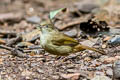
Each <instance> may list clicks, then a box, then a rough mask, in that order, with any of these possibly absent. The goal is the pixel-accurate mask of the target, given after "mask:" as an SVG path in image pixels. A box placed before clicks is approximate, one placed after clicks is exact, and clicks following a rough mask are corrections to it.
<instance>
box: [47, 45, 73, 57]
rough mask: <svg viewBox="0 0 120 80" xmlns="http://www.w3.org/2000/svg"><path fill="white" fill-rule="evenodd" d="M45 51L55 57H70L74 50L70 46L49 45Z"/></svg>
mask: <svg viewBox="0 0 120 80" xmlns="http://www.w3.org/2000/svg"><path fill="white" fill-rule="evenodd" d="M45 50H46V51H47V52H49V53H51V54H54V55H61V56H64V55H69V54H70V53H71V52H72V51H73V50H72V47H70V46H56V45H53V44H47V45H46V46H45Z"/></svg>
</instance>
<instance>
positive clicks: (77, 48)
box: [75, 44, 105, 54]
mask: <svg viewBox="0 0 120 80" xmlns="http://www.w3.org/2000/svg"><path fill="white" fill-rule="evenodd" d="M75 49H76V50H77V51H82V50H85V49H88V50H91V51H95V52H98V53H101V54H105V52H104V51H103V50H99V49H95V48H92V47H89V46H85V45H81V44H79V45H77V46H75Z"/></svg>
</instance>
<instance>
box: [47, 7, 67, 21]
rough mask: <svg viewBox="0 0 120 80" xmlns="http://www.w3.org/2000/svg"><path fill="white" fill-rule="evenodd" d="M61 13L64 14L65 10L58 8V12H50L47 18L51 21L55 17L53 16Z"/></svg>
mask: <svg viewBox="0 0 120 80" xmlns="http://www.w3.org/2000/svg"><path fill="white" fill-rule="evenodd" d="M61 11H63V12H65V11H66V8H60V9H58V10H55V11H51V12H50V14H49V18H50V19H53V18H54V17H55V15H56V14H57V13H59V12H61Z"/></svg>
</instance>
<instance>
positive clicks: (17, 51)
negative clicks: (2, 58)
mask: <svg viewBox="0 0 120 80" xmlns="http://www.w3.org/2000/svg"><path fill="white" fill-rule="evenodd" d="M0 48H2V49H6V50H9V51H11V55H13V56H18V57H22V58H28V57H29V56H27V55H25V54H24V53H23V50H20V49H19V48H11V47H8V46H4V45H0Z"/></svg>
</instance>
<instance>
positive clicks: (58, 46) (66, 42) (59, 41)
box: [38, 24, 105, 56]
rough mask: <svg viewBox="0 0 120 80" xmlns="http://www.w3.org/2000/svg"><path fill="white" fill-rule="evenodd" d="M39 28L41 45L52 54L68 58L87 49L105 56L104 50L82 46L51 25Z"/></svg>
mask: <svg viewBox="0 0 120 80" xmlns="http://www.w3.org/2000/svg"><path fill="white" fill-rule="evenodd" d="M38 28H39V30H40V45H41V46H42V48H43V49H44V50H45V51H47V52H48V53H50V54H53V55H57V56H68V55H70V54H72V53H76V52H80V51H84V50H86V49H88V50H91V51H95V52H98V53H101V54H105V52H104V51H103V50H99V49H96V48H92V47H89V46H85V45H82V44H80V43H79V42H78V41H77V40H75V39H74V38H71V37H69V36H67V35H65V34H64V33H61V32H60V31H58V30H57V29H54V28H53V25H51V24H44V25H39V26H38Z"/></svg>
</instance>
